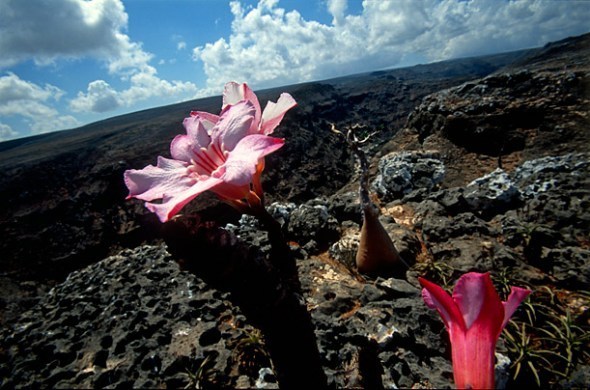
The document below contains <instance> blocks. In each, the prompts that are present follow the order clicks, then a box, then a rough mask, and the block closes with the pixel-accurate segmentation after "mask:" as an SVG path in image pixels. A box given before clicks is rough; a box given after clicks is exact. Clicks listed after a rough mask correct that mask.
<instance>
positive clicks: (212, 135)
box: [124, 82, 297, 222]
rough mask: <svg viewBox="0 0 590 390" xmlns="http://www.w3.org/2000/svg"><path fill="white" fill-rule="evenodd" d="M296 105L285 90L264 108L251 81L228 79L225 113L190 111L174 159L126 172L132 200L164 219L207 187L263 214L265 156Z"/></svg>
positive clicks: (247, 209)
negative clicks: (242, 82)
mask: <svg viewBox="0 0 590 390" xmlns="http://www.w3.org/2000/svg"><path fill="white" fill-rule="evenodd" d="M296 104H297V103H296V102H295V100H294V99H293V98H292V97H291V95H289V94H287V93H283V94H282V95H281V96H280V97H279V99H278V101H277V102H276V103H273V102H269V103H268V104H267V106H266V107H265V109H264V111H261V109H260V104H259V102H258V98H257V97H256V95H255V94H254V92H253V91H252V90H251V89H250V88H249V87H248V85H247V84H237V83H234V82H230V83H227V84H226V86H225V90H224V93H223V106H222V110H221V113H220V114H219V115H215V114H210V113H207V112H201V111H194V112H191V115H190V117H188V118H186V119H185V120H184V122H183V124H184V127H185V129H186V134H182V135H178V136H177V137H176V138H174V140H173V141H172V143H171V145H170V154H171V156H172V158H171V159H170V158H165V157H161V156H159V157H158V163H157V165H156V166H153V165H148V166H147V167H145V168H144V169H141V170H136V169H131V170H128V171H125V174H124V178H125V184H126V185H127V188H128V189H129V196H128V198H137V199H141V200H144V201H146V204H145V205H146V207H147V208H148V209H149V210H150V211H152V212H154V213H155V214H156V215H157V216H158V218H159V219H160V221H162V222H166V221H168V220H169V219H170V218H172V217H173V216H174V215H176V214H177V213H178V212H179V211H180V210H181V209H182V208H183V207H184V206H185V205H186V204H187V203H188V202H190V201H191V200H193V199H194V198H195V197H197V196H198V195H199V194H201V193H203V192H205V191H211V192H214V193H215V194H217V196H219V198H220V199H222V200H223V201H225V202H227V203H228V204H230V205H232V206H233V207H235V208H237V209H238V210H239V211H240V212H243V213H250V214H255V215H256V214H257V213H260V212H261V210H262V208H263V207H262V203H263V200H264V194H263V191H262V186H261V184H260V175H261V173H262V171H263V169H264V157H265V156H266V155H268V154H270V153H272V152H274V151H276V150H277V149H279V148H280V147H282V146H283V144H284V140H283V139H280V138H276V137H271V136H270V135H269V134H272V132H273V131H274V129H275V128H276V127H277V126H278V125H279V123H280V122H281V120H282V119H283V117H284V115H285V113H286V112H287V111H288V110H289V109H291V108H293V107H294V106H295V105H296ZM157 200H161V201H160V202H155V201H157Z"/></svg>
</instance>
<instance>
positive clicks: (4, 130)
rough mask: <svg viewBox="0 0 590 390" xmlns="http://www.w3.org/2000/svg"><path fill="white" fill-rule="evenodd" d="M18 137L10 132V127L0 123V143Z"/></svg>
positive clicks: (13, 132) (14, 132) (15, 133)
mask: <svg viewBox="0 0 590 390" xmlns="http://www.w3.org/2000/svg"><path fill="white" fill-rule="evenodd" d="M16 136H18V133H17V132H16V131H14V130H12V127H10V126H8V125H7V124H4V123H1V122H0V141H6V140H9V139H12V138H15V137H16Z"/></svg>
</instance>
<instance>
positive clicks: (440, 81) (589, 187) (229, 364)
mask: <svg viewBox="0 0 590 390" xmlns="http://www.w3.org/2000/svg"><path fill="white" fill-rule="evenodd" d="M500 58H503V60H502V61H504V62H507V60H506V57H500ZM589 58H590V37H588V36H583V37H579V38H574V39H569V40H565V41H562V42H557V43H554V44H550V45H548V46H546V47H544V48H542V49H539V50H536V51H531V52H527V53H520V54H518V55H515V57H511V65H508V66H504V65H506V63H502V61H500V60H498V58H496V60H495V61H496V62H493V61H491V60H490V59H486V60H485V61H484V60H478V61H480V62H479V63H478V66H474V65H472V66H467V65H466V63H465V62H460V63H451V64H449V63H445V64H443V65H437V66H438V68H437V67H434V68H430V70H427V69H426V68H424V67H418V68H417V69H414V73H411V72H410V71H409V70H403V71H399V73H387V72H385V73H376V74H373V75H371V76H370V77H369V76H365V77H364V78H362V77H360V78H354V77H353V78H347V79H344V80H339V81H334V82H332V83H325V84H321V83H315V84H308V85H302V86H298V87H296V88H295V89H294V90H293V96H295V98H296V100H298V102H299V107H298V109H297V110H298V112H297V113H295V114H293V115H292V116H290V117H288V118H286V119H287V120H286V121H285V123H284V125H283V126H282V127H281V135H283V136H285V137H286V139H287V146H286V147H285V148H284V149H285V150H284V151H283V152H284V155H280V154H279V153H277V154H276V155H273V158H272V159H269V160H268V162H267V166H268V169H267V172H266V173H265V174H266V176H265V179H266V180H265V187H266V188H267V191H268V194H269V202H268V203H269V210H270V211H271V213H272V214H273V215H274V216H275V218H276V219H277V220H279V221H280V222H281V224H282V229H283V233H284V235H285V237H286V239H287V240H288V241H289V245H290V248H291V253H292V255H293V256H294V257H295V258H296V259H297V267H298V273H299V279H300V281H301V292H302V295H303V298H304V301H305V304H306V306H307V309H308V312H309V313H310V316H311V323H312V325H313V327H314V329H315V337H316V341H317V345H318V348H319V352H320V356H321V366H322V369H323V371H324V372H325V374H326V376H327V379H328V384H329V385H330V386H331V387H334V388H358V387H364V388H380V387H387V388H394V387H401V388H409V387H417V388H424V387H426V388H432V387H433V388H441V387H442V388H444V387H450V386H452V383H453V382H452V370H451V364H450V361H449V357H450V346H449V343H448V337H447V335H446V331H445V330H444V327H443V324H442V321H441V320H440V318H439V317H438V315H437V314H436V313H435V312H434V311H431V310H429V309H428V308H427V307H426V306H425V305H424V303H423V301H422V298H421V296H420V290H419V289H418V284H417V277H418V276H425V277H427V278H429V279H430V280H432V281H435V282H437V283H440V284H441V285H443V286H445V287H448V288H451V287H452V286H453V284H454V282H455V280H456V279H457V278H458V277H459V276H460V275H461V274H462V273H464V272H467V271H473V270H475V271H479V272H484V271H489V272H491V274H492V277H493V280H494V282H495V284H496V287H497V288H498V290H499V291H500V293H501V295H503V294H505V293H506V292H507V290H508V288H509V286H510V285H518V286H522V287H528V288H530V289H532V290H533V294H532V295H531V297H530V299H529V301H528V302H527V303H526V304H523V305H522V307H521V308H520V309H519V311H518V312H517V313H516V315H515V317H514V320H513V321H512V322H511V323H510V324H509V325H508V327H507V330H506V331H505V332H504V333H503V335H502V337H501V339H500V342H499V344H498V353H499V354H498V355H497V357H498V366H497V379H498V381H499V382H498V384H499V385H501V386H503V385H505V386H507V387H509V388H513V387H517V386H520V385H522V384H527V385H529V386H530V385H531V384H533V385H534V384H538V385H539V386H543V387H559V388H562V387H563V388H583V387H586V386H587V384H588V383H590V356H589V355H588V352H587V351H588V346H589V341H590V340H589V336H588V335H589V330H590V310H589V302H590V300H589V294H590V293H589V288H588V286H589V285H590V284H589V282H590V240H589V235H588V232H590V207H589V206H590V147H589V146H588V145H590V143H589V142H590V131H589V130H590V119H589V117H588V115H590V114H589V113H590V63H589V61H588V60H589ZM481 61H484V62H481ZM498 61H499V62H498ZM491 63H494V64H501V67H500V65H497V66H498V67H496V68H494V66H492V65H490V64H491ZM453 64H454V65H453ZM484 64H485V65H486V66H483V65H484ZM474 69H477V72H482V73H483V74H476V73H477V72H476V71H475V70H474ZM484 69H486V70H485V71H484ZM459 70H462V71H464V73H460V72H459ZM392 72H393V71H392ZM404 72H405V73H404ZM453 72H459V73H460V74H461V76H459V77H458V76H456V74H454V73H453ZM418 73H420V75H421V78H420V79H418V78H412V77H416V75H417V74H418ZM353 86H356V92H355V93H354V94H353V93H351V91H355V88H353ZM376 86H378V87H376ZM274 92H275V91H270V92H269V94H271V98H272V99H276V95H278V94H276V93H275V94H274V95H272V94H273V93H274ZM345 92H346V93H345ZM298 94H299V95H298ZM213 103H215V102H212V103H211V104H212V105H213ZM175 109H180V108H175ZM170 110H171V111H173V112H174V110H173V109H170ZM216 110H217V108H212V109H209V111H213V112H215V111H216ZM363 113H365V114H363ZM178 117H180V118H182V115H180V116H178ZM156 118H160V117H157V116H156ZM166 118H167V117H166ZM134 120H135V121H138V119H137V118H135V119H134ZM166 120H169V119H166ZM175 120H177V118H175ZM155 122H156V124H161V123H165V120H164V119H161V118H160V119H157V120H155ZM178 122H179V123H180V121H178ZM331 122H334V123H336V125H337V127H339V128H340V129H341V130H343V129H345V128H346V127H347V126H349V125H352V124H354V123H360V124H363V125H366V131H367V132H369V131H373V130H378V134H376V135H374V136H373V138H372V143H370V144H369V145H368V146H367V149H366V152H367V153H368V155H370V156H374V158H373V161H372V173H373V180H372V189H373V191H374V201H375V202H376V203H377V204H378V205H379V206H380V209H381V213H382V217H381V218H382V222H383V224H384V225H385V227H386V229H387V230H388V232H389V233H390V235H391V236H392V238H393V240H394V242H395V245H396V247H397V249H398V250H399V252H400V254H401V255H402V256H403V258H404V259H405V260H406V261H407V262H408V263H409V264H410V265H411V267H410V268H409V269H408V270H407V272H406V273H405V277H403V278H400V277H398V278H393V277H390V276H388V275H382V276H380V277H367V276H363V275H359V274H358V273H357V272H356V271H355V269H354V265H353V262H354V254H355V249H356V245H358V232H359V225H360V223H361V214H360V210H359V202H358V197H357V193H356V187H357V185H358V183H357V181H358V180H357V179H358V177H357V173H356V164H355V161H354V159H353V157H352V154H351V153H350V152H349V151H348V150H347V149H346V146H345V144H344V142H343V141H342V140H340V139H338V137H336V136H334V135H332V134H330V132H329V131H328V130H327V128H328V124H329V123H331ZM116 126H119V127H116ZM126 126H127V127H126ZM125 129H127V130H125ZM150 129H152V128H151V127H150V128H142V129H141V130H142V131H144V132H146V133H147V134H148V135H149V134H152V135H150V137H153V136H155V135H156V131H155V130H153V129H152V130H150ZM397 129H400V130H399V131H397ZM175 131H176V132H178V131H179V130H178V129H177V128H175ZM105 132H106V130H105ZM171 132H172V131H171ZM107 133H108V135H105V134H104V133H103V134H102V135H101V137H104V140H108V142H107V141H105V142H103V143H100V142H97V143H95V146H94V147H93V148H87V147H84V148H83V149H81V150H83V151H84V153H75V151H79V150H80V149H77V148H79V147H80V146H79V145H85V144H86V143H87V142H88V140H86V139H82V138H76V139H75V140H73V139H72V138H70V139H69V141H68V142H67V143H65V144H63V145H65V146H63V147H62V148H61V150H62V151H64V154H62V155H60V156H58V157H59V158H55V157H53V158H50V157H46V156H43V153H40V156H37V157H36V158H35V157H33V156H30V155H28V157H26V156H27V154H26V153H25V152H26V151H27V148H30V149H31V150H32V149H34V147H35V146H36V145H37V146H38V142H40V141H30V142H29V143H28V144H27V143H24V144H19V145H12V146H10V145H9V146H4V149H2V151H0V153H1V155H2V156H3V159H2V167H3V169H4V171H5V172H6V173H7V174H8V175H7V176H6V177H4V178H3V179H1V180H2V184H3V186H2V187H1V188H2V190H1V191H0V195H1V196H2V197H3V199H2V200H3V202H0V204H3V209H2V210H0V211H1V213H0V216H1V218H0V228H2V232H3V234H4V236H3V240H2V248H1V249H2V253H3V258H2V262H3V266H4V265H5V268H4V269H5V271H4V273H3V275H2V278H1V281H0V282H1V283H0V287H1V288H2V292H3V307H2V312H3V315H2V322H3V324H4V327H3V329H2V330H1V333H2V337H1V339H2V343H1V344H0V362H1V363H2V365H1V366H0V381H1V382H0V387H3V388H12V387H15V386H20V387H29V386H31V387H57V388H61V387H115V386H126V387H185V386H190V387H219V386H223V387H241V388H251V387H258V388H267V387H270V388H272V387H277V379H276V376H275V375H274V373H273V364H272V362H271V360H270V358H269V352H268V348H267V345H266V344H265V342H266V341H267V340H265V335H264V334H263V332H261V331H260V329H259V327H257V324H258V323H259V322H260V318H259V316H260V315H261V314H260V313H259V311H257V310H256V306H257V302H256V301H254V302H253V301H252V297H255V295H252V296H250V295H249V294H248V291H249V290H252V291H254V290H257V287H258V284H257V282H256V280H257V279H256V275H255V273H256V272H257V271H256V270H257V269H258V268H257V267H260V266H261V265H263V264H264V262H265V259H266V258H267V257H268V255H269V246H270V243H269V239H268V236H267V235H266V233H264V232H263V231H262V230H261V229H260V227H259V226H258V225H257V222H256V221H255V220H253V219H251V218H248V217H241V218H240V216H239V215H235V214H234V213H233V212H232V211H231V210H228V209H227V208H226V207H225V206H223V205H219V204H218V202H217V201H216V200H215V199H214V198H213V197H206V198H205V199H203V200H200V201H199V202H195V203H196V204H194V205H192V208H191V209H189V210H187V216H186V217H184V218H185V220H187V221H188V220H189V219H190V218H193V220H195V215H198V216H199V217H198V218H196V221H197V222H196V223H197V224H198V225H199V229H200V230H199V232H200V233H199V234H200V236H199V238H198V239H196V238H195V241H194V251H195V252H196V253H198V254H199V256H200V257H202V258H200V259H199V262H198V264H197V266H194V264H193V266H192V267H188V266H187V264H186V263H185V262H183V259H181V258H179V257H178V255H177V254H176V252H175V251H174V250H171V249H173V248H171V247H170V246H169V245H166V243H165V242H164V240H162V237H166V235H167V234H168V235H169V234H170V231H169V230H168V231H167V228H166V226H164V227H161V226H160V225H158V224H157V221H155V219H154V217H153V216H152V215H150V214H148V213H146V212H145V211H144V210H143V206H142V205H141V204H140V203H139V202H126V203H125V202H123V201H122V200H119V197H121V194H122V193H124V188H122V186H123V184H122V180H121V174H122V171H123V170H124V169H126V168H129V167H142V166H144V165H145V164H147V163H152V162H153V161H152V160H154V158H155V157H154V156H155V155H157V154H158V153H165V152H163V151H155V150H165V148H166V146H165V144H167V143H168V142H169V140H170V139H171V137H170V136H169V137H167V138H166V139H163V140H162V141H161V142H159V143H151V144H149V145H148V146H144V147H142V146H141V145H139V144H133V143H131V144H130V141H129V140H127V141H124V140H125V139H128V138H130V137H132V136H136V134H139V133H138V130H137V129H135V128H134V127H133V125H132V124H127V125H123V124H116V123H115V124H114V125H113V126H111V127H110V130H109V132H107ZM289 134H293V135H294V136H293V137H292V138H290V136H289ZM160 136H163V135H162V134H161V133H160ZM146 137H147V135H146ZM74 141H75V142H74ZM54 142H57V141H54ZM59 142H62V143H64V142H65V141H59ZM113 145H120V147H121V148H123V145H130V146H129V148H131V150H135V151H136V152H135V154H131V156H132V157H126V158H125V157H123V156H124V154H123V151H121V150H120V149H119V148H117V149H113V148H112V146H113ZM109 146H110V149H109ZM68 148H71V150H70V149H68ZM129 148H128V149H127V150H128V153H129ZM133 148H135V149H133ZM0 149H1V148H0ZM140 149H141V152H140V151H139V150H140ZM23 150H24V151H25V152H23ZM68 153H70V154H69V155H68ZM149 153H152V154H151V155H150V154H149ZM74 154H75V156H74ZM23 156H25V157H23ZM74 157H75V158H74ZM48 161H51V162H52V164H48ZM72 161H79V163H78V164H72ZM96 161H99V163H96ZM106 161H108V163H107V162H106ZM324 163H325V165H324ZM43 164H45V165H46V168H44V170H43V171H42V172H41V173H40V172H39V167H40V166H41V165H43ZM74 165H77V167H75V166H74ZM89 178H91V179H89ZM33 179H35V180H37V181H38V185H37V186H30V185H26V184H27V183H29V182H30V180H33ZM47 194H49V195H47ZM114 199H117V200H114ZM4 201H6V202H4ZM211 220H216V221H217V223H216V224H213V223H212V222H211ZM105 226H108V228H107V227H105ZM124 247H129V248H128V249H125V250H122V251H120V250H121V249H122V248H124ZM4 254H6V256H4ZM108 255H111V256H109V257H107V256H108ZM105 257H106V258H105ZM101 258H104V259H102V260H100V259H101ZM230 259H231V260H230ZM86 265H88V266H86ZM72 270H74V271H73V272H70V271H72ZM188 270H190V272H189V271H188ZM65 275H68V276H67V278H65V280H64V276H65ZM52 280H53V282H52ZM230 281H231V282H230ZM237 284H240V286H241V287H240V289H237V288H236V285H237ZM253 294H254V293H253ZM261 305H262V303H261ZM557 355H559V356H557ZM302 375H304V374H303V373H302Z"/></svg>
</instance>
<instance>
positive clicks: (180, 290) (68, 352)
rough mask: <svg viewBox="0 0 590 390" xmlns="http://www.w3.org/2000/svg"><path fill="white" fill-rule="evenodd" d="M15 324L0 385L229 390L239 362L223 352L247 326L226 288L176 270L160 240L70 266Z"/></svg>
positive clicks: (7, 333)
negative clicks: (212, 387) (88, 263)
mask: <svg viewBox="0 0 590 390" xmlns="http://www.w3.org/2000/svg"><path fill="white" fill-rule="evenodd" d="M21 321H22V322H21V324H23V325H22V326H18V327H15V328H13V329H12V330H4V331H3V334H2V339H3V340H4V341H3V342H2V349H3V351H5V353H6V355H5V356H4V357H3V359H6V363H7V364H8V365H9V366H10V367H13V368H12V369H10V373H8V372H7V368H8V366H4V367H5V368H3V369H2V373H0V375H2V376H3V377H5V378H10V379H8V380H7V381H6V382H4V383H3V385H4V386H11V385H17V384H18V385H25V384H26V385H27V386H32V387H36V386H40V385H41V384H43V385H49V386H56V387H57V386H58V385H59V386H65V387H104V386H129V387H145V386H147V387H159V386H168V387H179V386H181V387H184V386H187V385H190V384H191V383H192V384H193V385H194V384H195V382H194V381H195V380H196V381H199V383H200V384H201V385H205V384H208V385H216V386H223V387H226V386H230V387H234V386H235V385H236V382H235V380H236V379H237V377H233V376H228V374H229V373H230V372H232V371H235V372H242V371H243V370H242V369H241V368H240V364H242V363H243V362H242V361H241V360H240V359H239V358H238V359H237V360H236V356H235V354H233V353H232V351H235V347H236V346H237V345H239V343H240V342H241V341H243V340H247V339H248V337H249V336H248V334H249V333H251V332H252V331H253V328H252V327H251V326H250V325H247V322H246V319H245V317H244V316H243V315H242V314H241V312H240V310H239V309H238V308H236V307H234V306H233V305H232V304H231V303H230V301H229V296H228V294H227V293H223V292H220V291H219V290H215V289H212V288H211V287H209V286H207V284H205V283H204V282H203V281H202V280H199V279H198V278H196V277H195V276H193V275H191V274H188V273H185V272H181V271H180V270H179V268H178V265H177V264H176V263H175V262H174V261H173V260H172V259H171V257H170V255H169V254H168V253H167V252H166V250H165V248H163V247H161V246H159V247H158V246H142V247H138V248H136V249H134V250H127V251H123V252H121V253H120V254H119V255H116V256H112V257H109V258H107V259H105V260H103V261H101V262H98V263H96V264H94V265H92V266H90V267H88V268H86V269H84V270H81V271H78V272H74V273H72V274H71V275H70V276H69V277H68V278H67V280H66V281H64V282H63V283H62V284H60V285H57V286H56V287H55V288H53V289H52V290H51V291H50V292H49V293H48V294H47V295H46V296H45V297H44V298H43V299H42V300H41V301H40V302H39V304H38V305H37V306H36V307H35V308H34V309H33V310H31V311H28V312H25V313H22V316H21ZM244 358H247V357H244ZM268 363H269V361H268V358H267V359H266V360H265V361H262V363H261V364H268ZM257 364H258V363H257ZM129 373H133V374H132V375H130V374H129ZM191 375H197V376H196V377H195V376H193V377H191ZM199 375H200V377H199ZM256 379H257V378H256V377H254V376H250V377H249V386H253V385H254V383H255V380H256Z"/></svg>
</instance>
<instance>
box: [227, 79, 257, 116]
mask: <svg viewBox="0 0 590 390" xmlns="http://www.w3.org/2000/svg"><path fill="white" fill-rule="evenodd" d="M242 100H248V101H250V102H252V104H253V105H254V109H255V110H256V115H255V116H254V123H256V124H257V125H258V123H259V122H260V115H261V114H260V113H261V110H260V103H259V102H258V97H256V94H255V93H254V91H252V90H251V89H250V87H248V84H246V83H243V84H238V83H236V82H235V81H230V82H229V83H227V84H225V88H224V89H223V106H222V107H221V109H222V110H223V109H225V107H226V106H228V105H234V104H236V103H238V102H240V101H242Z"/></svg>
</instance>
